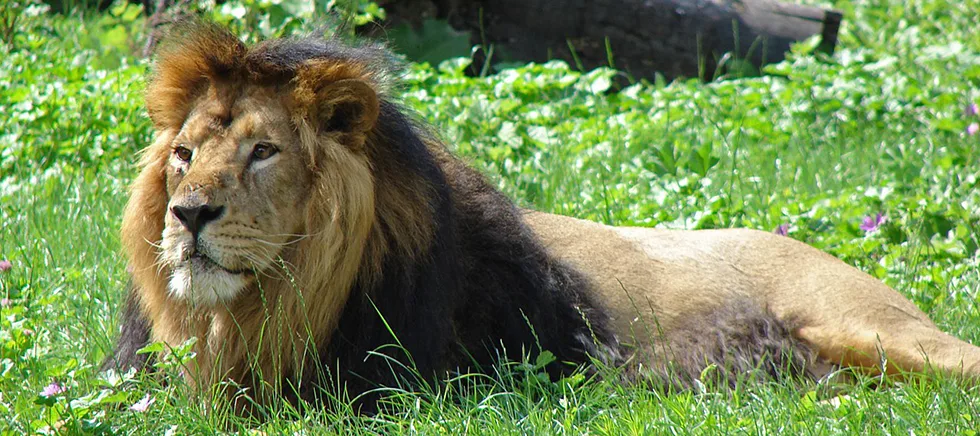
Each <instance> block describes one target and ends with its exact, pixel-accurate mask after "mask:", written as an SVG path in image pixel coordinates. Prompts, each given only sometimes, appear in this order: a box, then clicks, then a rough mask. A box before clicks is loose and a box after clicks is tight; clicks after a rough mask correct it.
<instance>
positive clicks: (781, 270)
mask: <svg viewBox="0 0 980 436" xmlns="http://www.w3.org/2000/svg"><path fill="white" fill-rule="evenodd" d="M527 218H528V222H529V224H531V226H532V228H533V229H534V230H535V232H536V233H537V234H538V235H539V236H541V237H542V238H543V239H544V241H545V244H546V245H547V246H548V247H549V249H550V250H551V251H552V252H553V253H554V254H555V255H557V256H559V257H561V258H564V259H566V260H568V261H570V262H572V263H573V264H575V265H576V266H578V267H579V268H580V269H581V270H582V271H584V272H585V273H586V274H587V275H588V276H590V277H592V278H593V280H595V282H596V284H597V285H598V287H599V291H600V293H601V294H602V300H603V301H604V302H606V304H608V305H609V307H610V309H611V311H612V313H613V314H614V318H615V319H614V325H615V326H616V329H617V331H618V332H619V334H620V336H621V338H632V339H633V342H634V344H633V346H634V347H637V348H639V349H642V348H643V347H648V346H650V344H652V343H654V341H652V340H651V338H655V337H658V335H657V334H658V332H657V328H658V327H659V328H662V329H663V330H665V331H669V330H670V329H671V328H673V327H675V326H677V325H678V324H680V323H682V322H683V321H684V320H685V318H688V317H692V316H698V315H699V314H704V313H706V312H710V311H711V310H712V309H713V308H715V307H719V306H721V305H725V304H728V303H729V302H732V301H735V300H737V299H739V298H748V299H750V300H752V301H755V302H757V303H758V304H760V305H762V306H763V307H767V308H769V310H770V311H772V313H773V314H775V315H776V317H777V318H780V319H794V320H795V321H796V322H798V323H799V324H800V326H801V327H800V328H799V329H798V331H797V332H795V334H796V335H797V336H798V337H800V338H801V339H803V340H805V341H806V342H808V343H809V344H810V345H811V346H813V347H814V349H815V350H816V351H817V352H818V355H819V357H820V358H821V359H823V360H825V361H826V362H830V363H834V364H841V365H843V366H851V367H859V368H862V369H863V370H864V371H865V372H867V373H869V374H879V373H880V372H881V371H882V370H884V371H885V372H887V373H889V374H900V373H902V372H909V371H912V372H921V371H923V370H926V369H927V368H930V367H931V368H934V369H938V370H940V371H943V372H945V373H949V374H953V375H957V376H967V377H971V378H973V377H980V348H977V347H976V346H973V345H971V344H968V343H966V342H963V341H961V340H959V339H957V338H954V337H952V336H950V335H948V334H946V333H943V332H942V331H940V330H939V329H938V328H937V327H936V325H935V324H933V323H932V321H930V320H929V318H928V317H927V316H926V314H924V313H923V312H922V311H921V310H919V309H918V308H917V307H916V306H915V305H914V304H912V302H910V301H909V300H907V299H906V298H904V297H902V295H901V294H899V293H898V292H897V291H895V290H893V289H891V288H889V287H887V286H885V285H884V284H883V283H881V282H880V281H878V280H875V279H874V278H872V277H870V276H868V275H867V274H865V273H863V272H861V271H859V270H857V269H855V268H853V267H851V266H848V265H847V264H845V263H843V262H841V261H840V260H838V259H836V258H834V257H833V256H830V255H828V254H826V253H823V252H821V251H819V250H817V249H815V248H812V247H810V246H808V245H806V244H803V243H801V242H798V241H795V240H793V239H791V238H786V237H782V236H777V235H774V234H770V233H766V232H760V231H754V230H745V229H732V230H702V231H679V230H659V229H647V228H615V227H609V226H603V225H600V224H596V223H592V222H587V221H582V220H577V219H573V218H568V217H562V216H557V215H550V214H544V213H537V212H532V213H529V214H528V216H527Z"/></svg>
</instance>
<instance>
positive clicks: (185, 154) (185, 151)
mask: <svg viewBox="0 0 980 436" xmlns="http://www.w3.org/2000/svg"><path fill="white" fill-rule="evenodd" d="M193 154H194V153H193V152H191V149H189V148H187V147H184V146H183V145H178V146H177V147H176V148H174V155H175V156H177V159H180V160H182V161H184V162H190V161H191V156H192V155H193Z"/></svg>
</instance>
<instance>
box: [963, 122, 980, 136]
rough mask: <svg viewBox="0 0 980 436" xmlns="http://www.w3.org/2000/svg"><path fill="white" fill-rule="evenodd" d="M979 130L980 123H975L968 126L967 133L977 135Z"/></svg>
mask: <svg viewBox="0 0 980 436" xmlns="http://www.w3.org/2000/svg"><path fill="white" fill-rule="evenodd" d="M977 132H980V123H973V124H970V125H969V126H966V134H967V135H971V136H972V135H976V134H977Z"/></svg>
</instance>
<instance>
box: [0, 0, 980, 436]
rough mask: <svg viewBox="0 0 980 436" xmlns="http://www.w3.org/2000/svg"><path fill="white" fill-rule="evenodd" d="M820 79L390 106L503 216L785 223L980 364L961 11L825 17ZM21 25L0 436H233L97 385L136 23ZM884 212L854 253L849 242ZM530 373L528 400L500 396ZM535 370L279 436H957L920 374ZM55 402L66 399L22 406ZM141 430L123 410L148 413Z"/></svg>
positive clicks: (900, 7) (600, 76)
mask: <svg viewBox="0 0 980 436" xmlns="http://www.w3.org/2000/svg"><path fill="white" fill-rule="evenodd" d="M834 6H835V7H838V8H840V9H842V10H843V11H844V12H845V20H846V21H845V26H844V28H843V29H842V34H841V38H840V46H839V49H838V51H837V53H836V54H835V55H834V56H833V57H825V56H822V55H814V54H811V53H810V51H809V50H808V49H807V46H805V45H804V46H801V47H798V50H797V52H796V53H795V54H794V55H793V56H791V59H790V60H789V61H787V62H784V63H782V64H779V65H775V66H772V67H770V68H768V69H767V72H768V75H767V76H764V77H757V78H740V79H737V78H730V79H729V80H723V81H718V82H714V83H711V84H701V83H697V82H695V81H682V82H676V83H672V84H670V85H666V86H664V85H656V84H649V83H640V84H636V85H633V86H630V87H628V88H626V89H624V90H622V91H621V92H619V93H609V92H607V90H608V89H609V87H610V86H611V78H613V77H614V75H615V74H616V73H615V72H614V71H611V70H596V71H593V72H587V73H581V72H578V71H575V70H574V69H573V68H569V67H568V66H566V65H564V64H561V63H548V64H543V65H528V66H525V67H521V68H516V69H513V70H507V71H504V72H502V73H500V74H498V75H495V76H491V77H486V78H470V77H465V76H464V75H462V74H461V71H462V69H463V67H464V65H463V61H456V62H446V63H443V64H442V65H441V66H439V67H430V66H425V65H412V66H410V69H409V72H408V74H407V77H406V86H405V89H404V95H405V100H404V101H405V103H406V104H407V105H409V106H411V107H413V108H415V109H416V110H418V111H419V112H420V114H421V116H422V117H424V118H425V119H426V120H428V121H429V122H430V123H431V124H433V125H434V126H435V128H436V130H438V131H439V132H441V133H442V134H443V136H444V138H445V139H446V140H447V141H448V142H449V143H451V144H453V145H454V147H455V149H456V151H457V152H458V153H459V154H460V155H462V156H464V157H465V158H466V159H468V160H469V161H470V162H472V163H473V165H476V166H478V167H480V168H481V169H483V170H484V171H485V172H486V173H487V174H488V175H489V176H491V177H492V178H493V179H494V180H495V181H496V182H497V184H498V185H499V186H500V188H501V189H503V190H504V191H505V192H507V193H508V194H509V195H511V197H512V198H515V199H518V201H519V202H521V203H522V204H524V205H527V206H530V207H534V208H537V209H541V210H546V211H554V212H558V213H564V214H569V215H574V216H579V217H583V218H589V219H594V220H597V221H602V222H607V223H612V224H618V225H644V226H661V227H671V228H718V227H735V226H741V227H752V228H759V229H765V230H772V229H775V228H776V227H777V226H780V225H787V226H788V236H789V237H792V238H795V239H799V240H802V241H805V242H808V243H810V244H813V245H815V246H817V247H819V248H821V249H823V250H826V251H829V252H830V253H832V254H834V255H836V256H838V257H840V258H842V259H844V260H845V261H847V262H849V263H851V264H854V265H856V266H858V267H859V268H861V269H863V270H865V271H867V272H868V273H870V274H872V275H874V276H876V277H878V278H880V279H882V280H883V281H885V282H886V283H888V284H889V285H891V286H893V287H895V288H896V289H898V290H899V291H900V292H901V293H903V294H904V295H906V296H907V297H909V298H910V299H912V300H913V301H914V302H915V303H916V304H917V305H918V306H919V307H920V308H922V309H923V310H924V311H926V312H927V313H928V314H929V315H930V316H931V317H932V318H933V319H934V320H935V321H936V322H937V324H939V325H940V327H941V328H943V329H944V330H946V331H948V332H950V333H952V334H954V335H956V336H958V337H961V338H963V339H966V340H968V341H971V342H974V343H980V306H978V301H980V300H978V293H980V254H978V246H980V189H978V188H980V182H978V179H980V162H978V159H980V158H978V156H980V153H977V150H978V149H980V134H978V135H970V134H968V133H967V127H968V126H969V125H970V124H971V123H975V122H980V117H977V116H974V115H968V114H966V113H965V112H964V109H965V108H966V107H967V105H968V104H969V103H971V102H975V101H980V39H978V38H977V37H976V33H975V17H977V16H978V15H980V2H978V1H976V0H968V1H964V2H953V1H944V0H913V1H910V2H899V1H897V0H882V1H879V2H848V1H843V0H842V1H838V2H836V3H835V4H834ZM132 12H133V10H132V8H131V7H130V8H127V7H125V6H118V5H117V7H115V8H113V9H112V10H111V11H110V12H109V13H105V14H91V13H90V14H87V15H84V16H83V17H80V18H79V17H65V16H59V15H51V14H48V13H44V12H43V11H40V10H38V9H37V8H36V7H34V6H31V7H28V10H27V11H26V13H25V14H24V15H23V16H22V18H21V19H20V20H19V21H18V26H19V27H18V30H17V31H16V32H15V34H14V37H13V44H11V43H3V44H0V107H2V108H4V110H3V113H4V115H3V116H2V117H0V226H2V230H0V259H9V260H10V261H11V262H12V268H11V269H10V271H7V272H3V273H0V297H2V298H4V299H5V304H4V305H3V307H2V308H0V313H2V316H0V434H4V435H7V434H11V435H13V434H24V433H36V432H42V433H54V432H62V433H71V434H76V433H110V434H111V433H119V434H125V433H153V434H160V433H164V432H166V431H168V430H171V429H173V431H174V432H176V433H177V434H194V433H211V432H214V431H217V430H222V431H242V432H244V431H246V429H245V428H243V427H239V426H237V425H236V423H235V421H234V419H233V418H232V417H230V416H229V415H228V414H227V413H226V412H223V411H222V410H220V409H217V410H210V406H209V405H207V404H208V402H202V401H199V400H198V399H195V398H192V397H189V396H187V395H186V390H183V389H181V386H180V384H179V382H176V381H174V380H170V382H169V384H168V383H165V382H166V381H167V380H166V379H159V378H150V379H140V378H137V379H136V380H135V381H134V382H133V383H131V384H120V383H119V380H112V379H109V378H108V377H105V376H104V375H100V374H98V373H97V371H96V366H97V364H98V362H99V360H100V359H101V358H102V356H103V355H104V354H105V353H106V352H107V351H108V350H109V348H110V345H111V344H110V339H111V337H112V336H114V332H115V328H116V327H115V322H114V319H115V314H116V311H117V306H118V302H119V301H120V297H121V294H122V290H123V288H124V285H125V281H126V272H125V263H124V261H123V260H122V259H121V258H120V256H119V253H120V249H119V242H118V237H117V229H118V228H119V220H120V217H121V210H122V207H123V205H124V203H125V200H126V186H127V184H128V183H129V181H130V180H131V179H132V178H133V177H134V175H135V169H134V160H135V159H134V157H133V156H134V153H135V152H136V151H137V150H138V149H140V148H141V147H143V146H145V145H147V144H148V142H149V140H150V138H151V133H150V126H149V123H148V121H147V120H146V117H145V114H144V113H143V110H142V102H141V96H140V92H141V89H142V83H143V79H142V77H143V74H144V73H145V71H146V64H145V63H144V62H143V61H140V60H138V59H137V58H135V57H133V56H132V55H130V53H133V52H135V50H138V48H139V47H138V44H136V46H135V47H132V46H130V42H129V41H132V40H135V41H139V38H140V34H141V28H142V27H141V26H142V22H141V19H140V18H139V17H137V16H135V15H134V14H133V13H132ZM877 213H882V214H884V215H885V217H886V221H885V223H884V224H883V225H882V226H881V227H880V228H879V229H877V230H876V231H872V232H865V231H863V230H861V229H860V224H861V222H862V220H863V219H864V218H865V217H867V216H873V215H875V214H877ZM528 371H530V373H531V374H530V375H531V376H530V377H524V376H522V374H525V373H527V372H528ZM535 374H536V373H535V372H534V365H533V362H531V363H530V364H527V365H524V366H521V365H520V364H514V365H510V366H506V367H503V368H501V369H500V371H499V373H497V374H491V375H489V376H479V375H463V376H459V377H457V378H456V379H454V380H452V381H451V382H448V383H446V384H445V385H442V386H440V387H438V388H433V389H431V390H429V391H428V392H425V391H423V392H401V393H398V394H397V395H393V396H392V397H391V398H390V399H389V400H388V401H390V403H391V407H390V408H389V411H388V412H387V413H384V414H380V415H378V416H373V417H364V416H354V415H351V414H350V413H347V412H345V411H344V410H343V409H338V410H336V411H331V412H324V411H318V412H317V413H313V414H310V415H307V417H306V418H302V419H297V418H295V417H294V416H290V415H289V414H283V416H281V417H280V418H276V419H273V420H272V421H271V422H269V423H267V424H266V425H264V426H263V427H261V429H262V430H265V431H267V432H270V433H280V432H287V431H295V430H301V429H307V430H310V431H311V432H316V433H321V432H325V433H367V434H370V433H422V434H432V433H440V434H441V433H483V434H514V433H533V434H540V433H549V434H550V433H584V432H589V433H596V434H624V433H627V434H638V433H644V434H647V433H651V434H662V433H671V434H673V433H678V434H691V433H695V434H701V433H712V434H714V433H753V434H754V433H793V434H830V433H862V434H864V433H887V434H891V433H903V434H906V433H910V432H911V433H915V434H924V433H929V434H939V433H942V434H964V435H970V434H976V432H975V430H973V429H975V428H978V427H980V422H978V420H980V411H978V406H977V404H976V402H975V401H974V398H975V397H976V395H977V394H978V391H977V389H975V388H971V387H967V386H965V385H962V384H958V383H956V382H955V381H953V380H948V379H943V378H935V377H928V376H922V377H918V378H914V379H912V380H910V381H909V382H905V383H898V382H894V383H893V382H886V383H885V386H886V388H875V387H874V384H873V383H858V384H857V385H854V386H849V387H845V388H843V391H842V393H843V394H845V396H844V397H842V400H841V401H839V402H827V401H824V400H825V399H826V398H827V395H826V393H825V392H824V391H823V389H822V388H821V387H816V386H802V387H800V386H775V385H765V386H744V387H740V388H739V389H736V390H735V391H733V392H724V393H683V394H674V395H662V394H659V393H657V392H652V391H649V390H646V389H643V388H640V387H623V386H619V385H616V384H613V383H609V382H602V381H593V382H584V381H583V380H582V379H581V377H572V378H568V379H562V380H554V381H551V380H543V379H540V378H538V377H534V376H533V375H535ZM53 381H55V382H57V383H59V384H60V385H62V386H64V387H66V388H67V389H66V391H65V392H63V393H61V394H59V395H57V396H55V397H52V398H44V397H42V396H39V395H38V393H39V392H41V391H42V390H43V389H44V388H45V387H46V386H48V385H49V384H51V383H52V382H53ZM147 393H148V394H150V396H151V398H152V399H153V400H154V402H153V403H152V404H151V405H150V406H149V408H148V409H147V411H146V412H142V413H140V412H135V411H132V410H129V409H128V407H129V406H130V405H132V404H134V403H136V402H137V401H139V400H140V399H141V398H143V397H144V396H145V395H146V394H147Z"/></svg>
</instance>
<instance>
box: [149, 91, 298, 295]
mask: <svg viewBox="0 0 980 436" xmlns="http://www.w3.org/2000/svg"><path fill="white" fill-rule="evenodd" d="M222 100H223V101H224V103H223V102H222ZM222 100H219V99H212V98H208V97H206V96H202V97H201V98H200V99H199V102H198V103H197V104H195V105H193V107H192V109H191V110H190V112H189V115H188V117H187V120H186V122H185V123H184V124H183V126H182V127H181V128H180V130H179V132H178V133H177V134H176V136H174V139H173V141H172V142H171V144H170V151H169V158H168V160H167V165H166V168H165V172H166V189H167V192H168V194H169V201H168V203H167V208H166V214H165V218H164V223H165V226H164V230H163V234H162V240H161V243H160V254H159V256H160V261H161V263H162V266H163V267H164V268H166V269H169V270H170V271H171V276H170V280H169V292H170V294H171V295H172V296H173V297H174V298H177V299H182V300H186V301H188V302H190V303H193V304H199V305H214V304H216V303H219V302H222V301H230V300H232V299H234V298H236V297H237V296H239V295H240V294H241V293H242V290H243V289H245V288H246V287H247V286H248V285H249V284H250V283H252V282H253V281H254V280H256V277H257V276H261V275H275V274H276V272H274V271H275V270H274V265H275V264H276V262H277V259H279V258H280V257H281V256H283V255H284V250H288V249H289V247H290V245H291V244H292V243H294V242H296V241H298V240H299V239H301V238H303V237H304V232H305V231H306V229H305V228H304V219H303V217H304V214H303V211H304V210H305V208H306V202H307V201H308V195H309V194H308V193H309V191H310V184H311V178H312V176H311V173H310V169H309V165H308V162H307V160H308V157H307V156H306V155H304V153H303V147H302V146H301V144H300V138H299V135H298V134H297V132H296V130H295V129H294V128H292V127H291V124H290V119H289V117H288V112H287V111H286V109H285V107H284V104H283V102H282V101H281V100H280V98H277V97H276V96H275V94H274V93H273V90H272V89H266V88H263V87H253V88H251V89H249V90H246V91H245V92H243V93H242V94H241V96H240V97H238V98H234V99H231V100H230V103H228V101H229V99H222Z"/></svg>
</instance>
